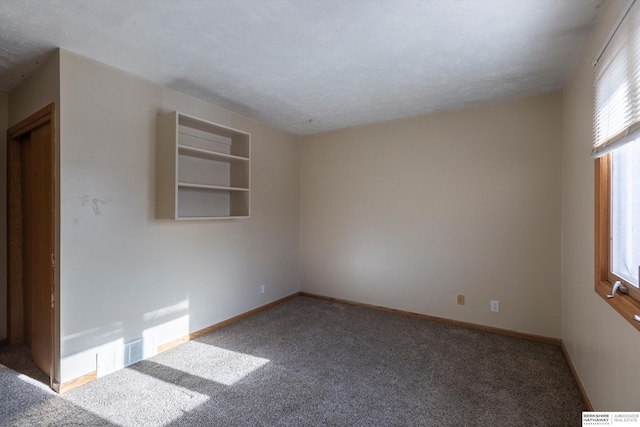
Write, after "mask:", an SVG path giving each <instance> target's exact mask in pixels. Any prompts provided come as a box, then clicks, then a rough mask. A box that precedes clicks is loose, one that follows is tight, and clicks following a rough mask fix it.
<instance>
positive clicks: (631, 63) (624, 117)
mask: <svg viewBox="0 0 640 427" xmlns="http://www.w3.org/2000/svg"><path fill="white" fill-rule="evenodd" d="M639 24H640V7H639V6H638V5H637V4H636V2H635V1H633V2H630V3H629V8H628V9H627V12H626V14H624V15H623V18H622V20H621V22H620V24H619V26H618V27H617V29H616V30H615V32H614V33H613V35H612V37H611V38H610V40H609V41H608V42H607V44H606V45H605V48H604V50H603V51H602V53H601V55H600V56H599V58H598V59H597V60H596V63H595V66H594V72H595V79H594V85H595V87H594V89H595V90H594V94H595V102H594V116H595V117H594V130H593V133H594V136H593V150H592V153H591V155H592V157H593V158H597V157H601V156H604V155H605V154H607V153H609V152H611V151H613V150H615V149H616V148H619V147H622V146H623V145H625V144H627V143H629V142H632V141H634V140H636V139H637V138H639V137H640V132H639V131H640V28H638V27H639Z"/></svg>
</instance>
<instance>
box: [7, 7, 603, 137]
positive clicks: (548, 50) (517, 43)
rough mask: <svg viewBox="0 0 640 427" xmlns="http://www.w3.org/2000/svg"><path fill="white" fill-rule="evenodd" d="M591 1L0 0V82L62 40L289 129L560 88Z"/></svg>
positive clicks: (587, 22) (588, 22)
mask: <svg viewBox="0 0 640 427" xmlns="http://www.w3.org/2000/svg"><path fill="white" fill-rule="evenodd" d="M601 3H602V0H421V1H408V0H360V1H356V0H234V1H232V0H1V1H0V91H4V92H8V91H10V90H11V89H12V88H13V87H14V86H16V85H17V84H18V83H19V82H20V80H21V79H22V78H23V76H25V75H28V74H29V73H30V72H31V71H33V70H34V69H35V67H36V66H37V63H38V62H40V61H42V60H43V59H44V58H45V57H46V56H48V55H49V54H50V53H51V52H52V49H54V48H56V47H62V48H64V49H66V50H69V51H71V52H75V53H77V54H80V55H84V56H87V57H89V58H92V59H94V60H97V61H100V62H103V63H105V64H108V65H110V66H113V67H115V68H119V69H121V70H125V71H128V72H130V73H132V74H135V75H138V76H141V77H143V78H146V79H149V80H152V81H154V82H157V83H159V84H161V85H164V86H169V87H171V88H174V89H177V90H179V91H182V92H186V93H188V94H191V95H193V96H196V97H198V98H201V99H204V100H206V101H210V102H212V103H215V104H218V105H220V106H222V107H225V108H228V109H230V110H233V111H236V112H238V113H241V114H244V115H247V116H249V117H252V118H255V119H258V120H261V121H264V122H266V123H269V124H271V125H273V126H275V127H278V128H280V129H284V130H287V131H290V132H293V133H296V134H309V133H314V132H319V131H325V130H331V129H337V128H343V127H348V126H354V125H360V124H365V123H372V122H378V121H383V120H390V119H395V118H400V117H407V116H414V115H419V114H424V113H430V112H434V111H441V110H448V109H454V108H460V107H464V106H468V105H472V104H477V103H482V102H490V101H496V100H501V99H507V98H514V97H519V96H524V95H529V94H535V93H540V92H545V91H549V90H552V89H557V88H560V87H562V85H563V83H564V82H565V80H566V78H567V77H568V75H569V73H570V72H571V70H572V69H573V67H574V65H575V63H576V61H577V58H578V55H579V53H580V49H581V48H582V45H583V42H584V40H585V38H586V36H587V35H588V33H589V31H590V30H591V28H592V27H593V25H594V23H595V19H596V16H597V12H598V8H599V6H600V5H601Z"/></svg>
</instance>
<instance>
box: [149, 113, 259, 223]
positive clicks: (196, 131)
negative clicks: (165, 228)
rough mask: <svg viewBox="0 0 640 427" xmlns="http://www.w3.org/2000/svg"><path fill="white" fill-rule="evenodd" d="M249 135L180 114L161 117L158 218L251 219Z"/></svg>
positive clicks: (158, 158) (158, 155) (159, 120)
mask: <svg viewBox="0 0 640 427" xmlns="http://www.w3.org/2000/svg"><path fill="white" fill-rule="evenodd" d="M250 155H251V135H250V134H248V133H246V132H243V131H240V130H237V129H232V128H230V127H227V126H223V125H220V124H217V123H213V122H209V121H206V120H202V119H198V118H196V117H193V116H189V115H187V114H183V113H180V112H177V111H174V112H173V113H167V114H161V115H160V116H159V117H158V152H157V160H158V168H157V188H156V189H157V193H156V202H157V203H156V211H157V213H156V216H157V218H159V219H176V220H196V219H224V218H248V217H249V193H250V187H249V182H250V172H251V156H250Z"/></svg>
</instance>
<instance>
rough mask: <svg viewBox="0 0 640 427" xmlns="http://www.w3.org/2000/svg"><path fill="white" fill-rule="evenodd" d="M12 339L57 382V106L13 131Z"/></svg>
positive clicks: (10, 153)
mask: <svg viewBox="0 0 640 427" xmlns="http://www.w3.org/2000/svg"><path fill="white" fill-rule="evenodd" d="M8 136H9V137H8V156H7V159H8V162H7V169H8V182H7V185H8V223H9V224H8V225H9V227H8V231H9V233H8V234H9V283H8V284H9V310H8V311H9V342H10V343H16V344H17V343H22V342H24V343H27V344H28V345H29V347H30V349H31V358H32V359H33V362H34V363H35V364H36V366H38V367H39V368H40V369H42V371H43V372H44V373H46V374H47V375H49V378H50V380H51V382H52V381H53V365H54V364H53V355H54V347H53V321H54V311H53V310H54V304H53V303H54V299H53V296H54V277H55V276H54V274H55V271H54V268H55V263H54V253H55V248H54V245H55V199H54V191H55V182H54V138H55V130H54V105H53V104H51V105H49V106H47V107H45V108H44V109H42V110H40V111H39V112H38V113H36V114H34V115H32V116H31V117H29V118H27V119H25V120H24V121H22V122H20V123H18V124H17V125H15V126H13V127H11V128H10V129H9V132H8Z"/></svg>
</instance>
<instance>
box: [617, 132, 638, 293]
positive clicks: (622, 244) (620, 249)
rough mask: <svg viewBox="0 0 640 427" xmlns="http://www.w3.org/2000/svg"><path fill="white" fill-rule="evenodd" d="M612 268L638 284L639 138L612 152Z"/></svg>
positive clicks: (621, 275)
mask: <svg viewBox="0 0 640 427" xmlns="http://www.w3.org/2000/svg"><path fill="white" fill-rule="evenodd" d="M611 261H612V268H611V270H612V272H613V273H614V274H616V275H618V276H620V277H622V278H624V279H625V280H627V281H629V282H631V283H633V284H635V285H636V286H638V266H639V265H640V139H637V140H635V141H634V142H631V143H629V144H627V145H625V146H623V147H621V148H619V149H617V150H615V151H614V152H613V170H612V176H611Z"/></svg>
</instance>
